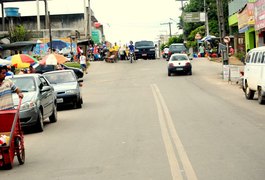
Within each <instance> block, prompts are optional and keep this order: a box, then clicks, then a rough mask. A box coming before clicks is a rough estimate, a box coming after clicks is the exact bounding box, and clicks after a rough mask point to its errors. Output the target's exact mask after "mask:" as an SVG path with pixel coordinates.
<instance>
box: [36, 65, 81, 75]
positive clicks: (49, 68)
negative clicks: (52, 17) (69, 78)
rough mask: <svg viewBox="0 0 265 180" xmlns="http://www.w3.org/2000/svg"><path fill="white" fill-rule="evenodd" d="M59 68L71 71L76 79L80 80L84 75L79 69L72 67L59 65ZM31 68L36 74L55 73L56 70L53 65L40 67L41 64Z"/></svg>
mask: <svg viewBox="0 0 265 180" xmlns="http://www.w3.org/2000/svg"><path fill="white" fill-rule="evenodd" d="M60 66H61V67H62V68H63V69H72V70H73V71H74V73H75V75H76V77H77V78H82V77H83V76H84V73H83V71H82V70H81V69H79V68H74V67H70V66H67V65H65V64H60ZM33 68H34V69H35V70H36V72H37V73H41V74H42V73H45V72H49V71H56V70H57V66H55V65H41V64H38V63H36V64H34V65H33Z"/></svg>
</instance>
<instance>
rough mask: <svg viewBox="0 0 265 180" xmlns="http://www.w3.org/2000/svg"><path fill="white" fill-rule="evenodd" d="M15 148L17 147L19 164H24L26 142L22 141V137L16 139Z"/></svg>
mask: <svg viewBox="0 0 265 180" xmlns="http://www.w3.org/2000/svg"><path fill="white" fill-rule="evenodd" d="M15 149H16V155H17V160H18V162H19V164H20V165H21V164H24V163H25V149H24V144H23V143H22V141H21V139H20V138H18V137H17V138H16V139H15Z"/></svg>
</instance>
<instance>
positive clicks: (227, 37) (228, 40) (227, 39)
mask: <svg viewBox="0 0 265 180" xmlns="http://www.w3.org/2000/svg"><path fill="white" fill-rule="evenodd" d="M224 42H225V43H226V44H228V43H229V42H230V37H229V36H225V37H224Z"/></svg>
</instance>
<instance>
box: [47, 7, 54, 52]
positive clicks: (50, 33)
mask: <svg viewBox="0 0 265 180" xmlns="http://www.w3.org/2000/svg"><path fill="white" fill-rule="evenodd" d="M48 17H49V35H50V50H51V53H52V52H53V51H52V49H53V47H52V29H51V18H50V11H48Z"/></svg>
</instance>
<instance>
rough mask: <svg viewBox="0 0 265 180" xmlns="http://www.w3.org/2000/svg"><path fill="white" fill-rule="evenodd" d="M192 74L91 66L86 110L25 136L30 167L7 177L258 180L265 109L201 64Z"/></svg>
mask: <svg viewBox="0 0 265 180" xmlns="http://www.w3.org/2000/svg"><path fill="white" fill-rule="evenodd" d="M192 64H193V75H192V76H183V75H179V76H172V77H168V76H167V62H166V61H163V60H147V61H146V60H141V61H138V62H136V63H133V64H130V63H129V62H127V61H124V62H118V63H105V62H93V63H91V67H90V69H89V74H88V75H86V77H85V78H84V86H83V98H84V106H83V108H82V109H74V110H72V109H69V110H67V109H66V110H62V111H60V112H59V121H58V122H57V123H56V124H49V123H48V124H46V126H45V131H44V132H43V133H36V134H26V135H25V141H26V163H25V164H24V165H22V166H19V165H18V164H17V162H16V161H15V167H14V168H13V170H11V171H0V177H1V180H2V179H8V180H10V179H15V180H24V179H28V178H29V177H30V178H31V179H38V180H42V179H62V180H68V179H69V180H70V179H71V180H72V179H76V180H79V179H80V180H83V179H93V180H105V179H108V180H136V179H137V180H147V179H152V180H170V179H173V180H182V179H183V180H186V179H188V180H196V179H199V180H213V179H214V180H235V179H236V180H238V179H240V180H249V179H251V180H261V179H264V177H265V171H264V167H265V153H264V149H265V141H264V135H265V121H264V115H265V112H264V106H261V105H259V104H258V102H257V101H256V100H253V101H247V100H246V99H245V98H244V95H243V92H242V90H241V89H240V88H239V87H238V86H237V85H235V84H229V83H227V82H224V81H222V79H221V76H220V73H221V69H222V68H221V65H220V64H219V63H215V62H209V61H207V60H205V59H194V60H193V62H192Z"/></svg>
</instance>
